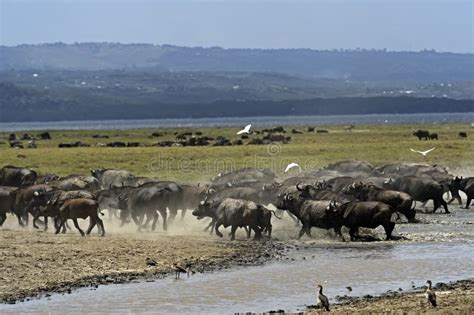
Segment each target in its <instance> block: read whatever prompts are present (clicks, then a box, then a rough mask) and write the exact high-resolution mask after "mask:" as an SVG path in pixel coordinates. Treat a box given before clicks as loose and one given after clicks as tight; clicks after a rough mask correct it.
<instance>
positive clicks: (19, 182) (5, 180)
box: [0, 165, 38, 187]
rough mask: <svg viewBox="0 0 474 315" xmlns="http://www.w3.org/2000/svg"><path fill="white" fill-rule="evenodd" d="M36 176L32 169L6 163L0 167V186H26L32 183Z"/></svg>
mask: <svg viewBox="0 0 474 315" xmlns="http://www.w3.org/2000/svg"><path fill="white" fill-rule="evenodd" d="M37 177H38V174H37V173H36V172H35V171H33V170H30V169H27V168H23V167H16V166H11V165H8V166H4V167H2V169H0V186H14V187H27V186H31V185H34V184H35V182H36V178H37Z"/></svg>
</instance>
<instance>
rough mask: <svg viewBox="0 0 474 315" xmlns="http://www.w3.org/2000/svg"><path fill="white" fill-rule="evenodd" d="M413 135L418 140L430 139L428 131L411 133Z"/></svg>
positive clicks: (419, 130)
mask: <svg viewBox="0 0 474 315" xmlns="http://www.w3.org/2000/svg"><path fill="white" fill-rule="evenodd" d="M413 135H414V136H416V137H418V140H421V139H423V140H428V138H429V137H430V132H429V131H428V130H421V129H418V130H417V131H415V132H414V133H413Z"/></svg>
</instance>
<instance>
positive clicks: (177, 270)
mask: <svg viewBox="0 0 474 315" xmlns="http://www.w3.org/2000/svg"><path fill="white" fill-rule="evenodd" d="M171 269H173V271H174V276H175V277H174V278H175V279H179V275H180V273H188V271H187V270H186V269H184V268H183V267H180V266H178V264H176V263H174V264H173V265H172V266H171Z"/></svg>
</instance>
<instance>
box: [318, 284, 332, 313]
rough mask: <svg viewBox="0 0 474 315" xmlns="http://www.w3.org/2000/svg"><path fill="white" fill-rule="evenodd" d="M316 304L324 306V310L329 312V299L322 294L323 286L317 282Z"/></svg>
mask: <svg viewBox="0 0 474 315" xmlns="http://www.w3.org/2000/svg"><path fill="white" fill-rule="evenodd" d="M316 299H317V300H318V304H319V306H321V307H324V308H325V309H326V311H328V312H329V300H328V297H327V296H325V295H324V294H323V286H322V285H320V284H318V295H317V296H316Z"/></svg>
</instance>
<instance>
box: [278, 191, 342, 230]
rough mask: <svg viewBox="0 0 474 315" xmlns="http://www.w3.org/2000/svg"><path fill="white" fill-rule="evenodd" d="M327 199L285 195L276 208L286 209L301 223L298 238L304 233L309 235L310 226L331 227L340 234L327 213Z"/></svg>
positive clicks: (328, 202)
mask: <svg viewBox="0 0 474 315" xmlns="http://www.w3.org/2000/svg"><path fill="white" fill-rule="evenodd" d="M330 203H331V201H329V200H306V199H298V198H294V197H293V196H291V195H285V196H284V197H283V198H282V199H281V200H280V202H279V203H278V205H277V208H279V209H282V210H287V211H289V212H291V213H292V214H293V215H294V216H296V217H297V218H298V219H299V220H300V221H301V224H302V227H301V230H300V233H299V235H298V238H301V237H302V236H303V234H305V233H306V235H308V236H309V237H311V228H312V227H317V228H320V229H326V230H329V229H333V228H334V231H335V232H336V234H337V235H341V231H340V229H337V228H335V225H334V224H333V222H332V221H331V217H330V216H328V214H327V208H328V206H329V204H330Z"/></svg>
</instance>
